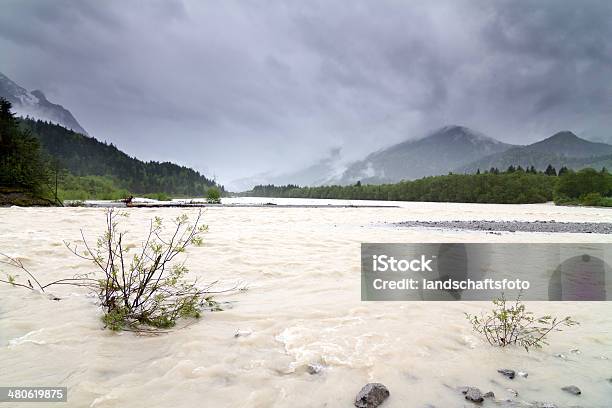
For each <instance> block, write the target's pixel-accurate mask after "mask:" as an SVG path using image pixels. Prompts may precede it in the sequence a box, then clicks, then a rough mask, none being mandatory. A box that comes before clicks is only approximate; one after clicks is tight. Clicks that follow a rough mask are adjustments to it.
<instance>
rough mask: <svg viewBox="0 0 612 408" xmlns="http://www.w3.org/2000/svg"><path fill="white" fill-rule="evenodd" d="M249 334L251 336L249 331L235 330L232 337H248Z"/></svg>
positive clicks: (251, 332)
mask: <svg viewBox="0 0 612 408" xmlns="http://www.w3.org/2000/svg"><path fill="white" fill-rule="evenodd" d="M251 334H253V331H251V330H240V329H239V330H236V332H235V333H234V337H235V338H238V337H248V336H250V335H251Z"/></svg>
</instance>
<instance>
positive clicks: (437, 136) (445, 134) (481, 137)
mask: <svg viewBox="0 0 612 408" xmlns="http://www.w3.org/2000/svg"><path fill="white" fill-rule="evenodd" d="M424 139H431V141H432V142H440V141H453V142H459V141H462V140H463V141H468V142H470V143H472V144H481V143H492V144H500V145H503V144H504V143H503V142H500V141H499V140H497V139H493V138H492V137H489V136H487V135H485V134H484V133H481V132H478V131H476V130H473V129H470V128H469V127H467V126H462V125H447V126H444V127H441V128H439V129H438V130H435V131H434V132H432V133H430V134H429V135H427V136H425V137H424V138H423V139H420V140H424Z"/></svg>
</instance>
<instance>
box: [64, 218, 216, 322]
mask: <svg viewBox="0 0 612 408" xmlns="http://www.w3.org/2000/svg"><path fill="white" fill-rule="evenodd" d="M124 216H127V215H126V213H119V212H116V211H115V210H114V209H110V210H108V211H107V213H106V232H105V233H104V234H103V235H102V236H101V237H99V238H98V240H97V241H96V245H95V246H94V247H92V246H90V244H89V243H88V242H87V240H86V239H85V237H84V236H83V240H84V241H85V250H84V251H83V252H79V251H78V249H77V247H76V246H74V247H71V246H70V244H69V243H66V245H67V246H68V248H69V249H71V251H72V252H73V253H74V254H76V255H77V256H79V257H81V258H83V259H87V260H90V261H92V262H93V263H94V264H95V265H96V266H97V267H98V269H99V271H101V272H102V277H101V279H98V280H97V293H98V298H99V300H100V304H101V306H102V308H103V309H104V317H103V321H104V323H105V325H106V327H108V328H110V329H111V330H121V329H125V328H132V329H134V328H136V329H137V328H138V327H139V326H140V325H146V326H151V327H153V328H168V327H172V326H174V325H175V324H176V321H177V319H179V318H181V317H195V318H197V317H199V316H200V311H201V308H202V306H203V302H204V301H205V298H204V295H205V294H206V289H204V290H203V289H200V288H198V287H197V286H196V283H197V280H194V281H191V282H189V281H187V280H186V279H185V278H186V275H187V272H188V269H187V267H186V266H185V264H184V262H179V263H177V262H173V261H174V259H175V257H176V256H177V255H179V254H182V253H184V252H185V250H186V249H187V247H188V246H190V245H201V244H202V238H201V234H202V233H203V232H205V231H206V229H207V227H206V226H205V225H199V222H200V217H201V212H200V213H198V216H197V218H196V219H195V221H194V222H193V223H190V222H189V218H188V217H187V215H181V216H179V217H177V218H176V219H174V227H173V229H172V232H171V233H170V234H165V233H164V228H163V223H162V219H161V218H159V217H156V218H155V219H154V220H153V221H152V222H151V224H150V227H149V231H148V234H147V236H146V238H145V240H144V243H143V244H142V247H141V248H140V249H139V250H138V251H137V253H136V254H134V255H132V256H131V259H128V257H129V256H128V252H129V247H128V246H126V245H125V242H124V241H125V233H124V232H122V231H120V230H119V222H118V220H119V217H124ZM209 302H210V300H209Z"/></svg>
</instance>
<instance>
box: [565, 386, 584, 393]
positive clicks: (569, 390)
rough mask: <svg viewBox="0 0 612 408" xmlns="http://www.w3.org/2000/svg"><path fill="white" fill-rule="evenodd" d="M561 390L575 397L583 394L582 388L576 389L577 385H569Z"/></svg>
mask: <svg viewBox="0 0 612 408" xmlns="http://www.w3.org/2000/svg"><path fill="white" fill-rule="evenodd" d="M561 389H562V390H563V391H565V392H569V393H570V394H574V395H580V394H582V391H581V390H580V388H578V387H576V386H575V385H568V386H566V387H561Z"/></svg>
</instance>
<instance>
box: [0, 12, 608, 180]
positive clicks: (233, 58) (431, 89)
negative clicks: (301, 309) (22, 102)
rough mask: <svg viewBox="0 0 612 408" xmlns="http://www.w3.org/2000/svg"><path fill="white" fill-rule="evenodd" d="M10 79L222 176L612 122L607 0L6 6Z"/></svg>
mask: <svg viewBox="0 0 612 408" xmlns="http://www.w3.org/2000/svg"><path fill="white" fill-rule="evenodd" d="M1 7H2V12H1V13H0V53H1V55H2V58H1V59H0V71H2V72H4V73H5V74H7V75H8V76H9V77H11V78H13V79H14V80H16V81H17V82H18V83H20V84H21V85H23V86H25V87H28V88H30V89H34V88H41V89H43V90H45V91H46V93H47V94H48V97H49V98H50V99H51V100H54V101H57V102H59V103H62V104H63V105H65V106H66V107H68V108H69V109H70V110H71V111H72V112H73V113H74V114H75V116H76V117H77V118H78V119H79V120H80V121H81V123H82V125H83V126H84V127H85V128H86V129H88V131H89V132H90V133H91V134H92V135H95V136H96V137H98V138H101V139H105V140H109V141H113V142H114V143H116V144H117V145H119V146H120V147H122V148H124V149H125V150H127V151H128V152H129V153H131V154H135V155H138V156H140V157H143V158H147V159H169V160H175V161H178V162H181V163H185V164H188V165H191V166H194V167H197V168H199V169H201V170H204V171H205V172H207V173H208V174H211V175H212V174H213V173H216V174H217V175H218V176H220V177H221V180H222V181H228V180H231V179H232V178H235V177H242V176H248V175H251V174H254V173H259V172H262V171H285V170H290V169H295V168H296V167H299V166H302V165H307V164H310V163H312V162H314V161H316V160H317V159H319V158H321V157H323V156H325V155H326V154H327V152H329V151H330V150H331V149H333V148H335V147H339V146H340V147H342V154H343V157H344V158H345V159H346V160H348V159H352V158H357V157H360V156H361V155H363V154H366V153H368V152H370V151H372V150H376V149H378V148H380V147H382V146H385V145H388V144H391V143H394V142H398V141H401V140H404V139H407V138H413V137H418V136H422V135H423V134H424V133H426V132H427V131H429V130H432V129H435V128H437V127H440V126H443V125H446V124H452V123H459V124H464V125H467V126H470V127H472V128H474V129H477V130H480V131H483V132H484V133H486V134H488V135H490V136H493V137H496V138H498V139H501V140H504V141H508V142H514V143H528V142H532V141H534V140H536V139H539V138H543V137H546V136H549V135H550V134H552V133H553V132H555V131H557V130H561V129H571V130H574V131H575V132H577V133H579V134H582V135H584V136H587V137H589V136H590V137H597V138H602V137H603V138H606V137H607V136H609V135H610V132H609V129H610V126H611V125H612V119H611V117H610V113H611V112H610V110H611V109H610V107H611V106H612V85H611V84H612V69H611V68H612V67H611V64H612V46H611V45H610V42H609V39H610V38H612V24H610V23H609V22H610V21H612V5H611V3H610V2H608V1H582V2H575V1H571V2H570V1H567V2H564V1H497V2H489V1H482V2H476V1H464V2H459V1H434V2H418V1H413V2H408V1H391V0H389V1H380V2H372V1H352V2H344V1H335V2H333V1H320V2H316V1H311V2H280V1H279V2H275V1H266V2H264V1H246V0H245V1H241V2H232V1H226V2H201V1H195V0H194V1H184V2H182V1H161V0H160V1H129V2H127V1H104V2H100V1H93V0H91V1H53V2H46V1H22V0H21V1H11V0H8V1H7V0H4V1H3V2H1Z"/></svg>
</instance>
